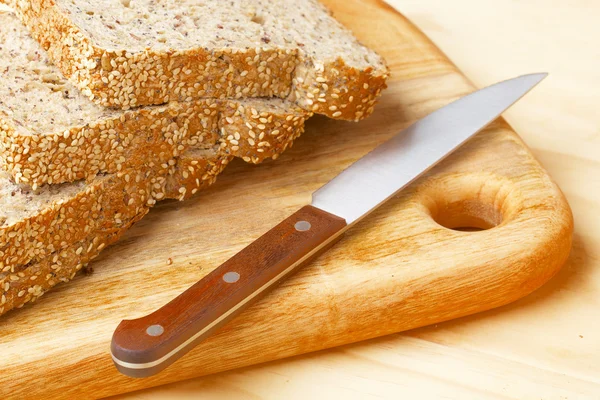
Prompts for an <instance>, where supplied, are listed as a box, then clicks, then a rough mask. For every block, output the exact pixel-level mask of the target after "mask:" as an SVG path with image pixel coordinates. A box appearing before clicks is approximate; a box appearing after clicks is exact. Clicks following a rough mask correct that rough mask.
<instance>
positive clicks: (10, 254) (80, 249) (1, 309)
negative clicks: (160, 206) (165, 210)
mask: <svg viewBox="0 0 600 400" xmlns="http://www.w3.org/2000/svg"><path fill="white" fill-rule="evenodd" d="M231 158H232V157H231V156H229V155H226V154H223V153H220V152H219V151H214V150H211V149H194V150H190V151H188V152H187V153H186V154H185V155H184V156H182V157H180V158H179V159H178V160H177V163H176V164H174V165H172V166H171V167H170V168H169V171H168V172H166V173H165V170H164V169H162V168H158V167H156V166H154V167H144V168H143V169H142V170H138V171H134V170H126V171H121V172H119V173H116V174H112V175H106V176H101V177H97V178H95V179H94V180H93V181H91V182H87V183H85V182H77V183H66V184H62V185H49V186H44V187H42V188H40V189H38V190H37V191H36V192H35V193H34V192H33V191H31V189H29V188H27V187H25V186H24V185H17V184H14V183H12V182H11V180H10V178H9V177H7V176H6V173H4V174H2V173H0V205H1V206H2V207H1V208H0V221H2V223H1V224H0V249H2V250H0V254H1V255H2V258H1V259H2V261H1V262H0V267H1V268H0V315H1V314H3V313H5V312H7V311H9V310H10V309H12V308H18V307H21V306H23V305H24V304H25V303H27V302H33V301H35V300H36V299H37V298H38V297H40V296H41V295H42V294H44V293H45V292H46V291H48V290H50V289H51V288H52V287H53V286H55V285H56V284H58V283H60V282H67V281H69V280H71V279H73V277H74V276H75V274H76V273H77V271H79V270H81V269H82V268H83V266H84V265H86V264H87V263H88V262H90V261H91V260H92V259H93V258H94V257H96V256H97V255H98V254H99V253H100V251H102V250H103V249H104V248H105V247H106V246H108V245H110V244H111V243H114V242H115V241H116V240H118V238H119V237H120V236H121V235H122V234H123V233H124V232H125V231H126V230H127V229H128V228H129V227H130V226H131V225H133V224H134V223H135V222H137V221H139V220H140V219H141V218H142V217H143V216H144V215H145V214H146V213H147V212H148V210H149V208H150V207H152V206H153V205H154V204H155V203H156V201H157V200H160V199H168V198H172V199H180V200H183V199H185V198H188V197H190V196H191V195H192V194H194V193H196V192H197V191H198V190H199V189H203V188H205V187H208V186H209V185H211V184H212V183H213V182H214V181H215V179H216V176H217V175H218V174H219V173H220V172H221V171H222V170H223V169H224V168H225V166H226V165H227V163H228V162H229V161H230V160H231ZM15 227H18V229H17V230H15V229H14V228H15ZM11 228H12V229H11ZM11 232H16V233H17V234H16V235H12V234H11Z"/></svg>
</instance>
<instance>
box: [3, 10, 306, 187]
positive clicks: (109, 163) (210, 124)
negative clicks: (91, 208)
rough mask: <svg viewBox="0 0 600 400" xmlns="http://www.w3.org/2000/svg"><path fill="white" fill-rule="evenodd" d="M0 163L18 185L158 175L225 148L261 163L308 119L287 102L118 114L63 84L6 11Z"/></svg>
mask: <svg viewBox="0 0 600 400" xmlns="http://www.w3.org/2000/svg"><path fill="white" fill-rule="evenodd" d="M0 24H1V25H2V27H3V28H2V30H0V71H2V74H1V75H0V157H2V158H3V159H4V164H3V166H4V168H5V169H6V170H7V171H8V172H10V174H11V175H12V176H13V177H14V178H15V181H16V182H18V183H28V184H29V185H31V186H32V187H33V188H34V189H35V188H36V187H37V186H39V185H42V184H45V183H48V184H56V183H63V182H72V181H75V180H78V179H83V178H87V179H91V178H93V177H94V176H96V175H97V174H98V173H114V172H117V171H120V170H122V169H126V168H130V167H131V168H135V167H137V166H141V165H142V164H143V163H145V162H147V160H148V159H150V160H151V162H152V163H155V164H157V165H167V163H168V161H169V160H171V159H173V158H174V157H178V156H179V155H180V154H183V153H184V152H185V151H186V150H187V149H189V148H202V147H205V148H210V147H212V146H213V145H214V144H215V142H219V141H220V142H221V145H222V148H223V150H224V151H225V152H228V153H229V154H231V155H235V156H238V157H241V158H243V159H244V160H246V161H248V162H252V163H258V162H261V161H262V160H264V159H265V158H269V157H273V158H276V157H277V155H278V154H279V153H280V152H281V151H283V150H284V149H285V148H286V147H287V146H288V145H289V143H290V142H291V141H292V140H294V139H295V138H296V137H297V136H298V135H299V133H300V132H301V131H302V125H303V124H304V121H305V120H306V119H307V118H308V117H309V116H310V112H307V111H305V110H302V109H301V108H299V107H297V106H296V105H295V104H294V103H291V102H289V101H285V100H281V99H239V100H231V99H207V98H205V99H198V100H192V101H187V102H173V103H169V104H168V105H164V106H148V107H138V108H135V109H132V110H128V111H122V110H111V109H106V108H104V107H102V106H99V105H97V104H94V103H92V102H90V101H89V100H88V99H87V98H86V97H85V96H83V95H82V94H81V92H80V91H79V90H77V88H76V87H74V86H73V85H72V84H71V83H70V82H69V81H67V80H65V79H64V78H63V77H62V74H61V72H60V70H59V69H58V68H57V67H55V66H54V65H52V64H51V63H50V62H49V60H48V58H47V54H46V52H44V51H43V50H42V49H41V47H40V46H39V44H38V43H37V42H36V41H35V40H33V38H31V36H30V34H29V32H28V30H27V29H26V28H25V27H24V26H23V25H22V24H21V23H20V22H19V20H18V19H17V18H16V16H15V15H14V14H12V13H10V12H6V11H5V12H2V11H1V10H0Z"/></svg>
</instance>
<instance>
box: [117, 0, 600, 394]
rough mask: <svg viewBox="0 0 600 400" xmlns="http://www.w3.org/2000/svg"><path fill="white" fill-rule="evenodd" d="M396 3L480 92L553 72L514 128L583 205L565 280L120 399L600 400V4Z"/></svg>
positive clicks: (588, 0) (512, 118)
mask: <svg viewBox="0 0 600 400" xmlns="http://www.w3.org/2000/svg"><path fill="white" fill-rule="evenodd" d="M389 2H390V4H392V5H393V6H395V7H396V8H397V9H398V10H400V11H401V12H402V13H403V14H405V15H406V16H407V17H409V18H410V19H411V20H412V21H413V22H414V23H415V24H416V25H417V26H419V27H420V28H421V29H422V30H423V31H424V32H425V33H426V34H427V35H428V36H429V37H430V38H431V39H432V40H433V41H434V42H435V43H436V44H437V45H438V46H439V47H440V48H441V49H442V50H443V51H444V52H445V53H446V54H447V55H448V56H449V57H450V59H452V60H453V61H454V62H455V63H456V64H457V65H458V67H459V68H460V69H461V70H462V71H463V72H464V73H465V75H466V76H468V77H469V78H471V80H472V81H473V82H474V83H475V84H476V85H477V86H480V87H482V86H485V85H488V84H491V83H494V82H496V81H499V80H502V79H505V78H509V77H512V76H516V75H519V74H522V73H526V72H539V71H548V72H550V77H549V78H548V79H547V80H546V81H545V82H544V84H543V85H541V86H540V87H539V88H538V89H536V90H535V91H533V92H532V93H531V94H529V95H528V96H527V97H525V98H524V99H523V100H521V102H520V103H518V104H517V105H516V106H514V107H513V108H512V109H511V110H510V111H509V112H507V113H506V114H505V117H506V119H507V120H508V122H509V123H511V125H512V126H513V127H514V128H515V129H516V131H517V132H519V134H520V135H521V137H522V138H523V139H524V140H525V142H526V143H527V144H528V145H529V146H530V147H531V148H532V150H533V152H534V154H535V155H536V157H537V158H538V159H539V160H540V162H541V163H542V164H543V165H544V166H545V167H546V169H547V170H548V171H549V173H550V175H551V176H552V177H553V178H554V179H555V180H556V181H557V183H558V184H559V185H560V187H561V188H562V190H563V191H564V193H565V195H566V196H567V198H568V200H569V202H570V204H571V207H572V209H573V213H574V216H575V235H574V246H573V251H572V254H571V257H570V259H569V261H568V262H567V264H566V265H565V267H564V268H563V269H562V271H561V272H559V274H558V275H557V276H556V277H554V278H553V279H552V280H551V281H550V282H549V283H548V284H547V285H545V286H544V287H542V288H541V289H540V290H538V291H536V292H534V293H533V294H531V295H529V296H528V297H526V298H524V299H522V300H520V301H517V302H516V303H513V304H511V305H508V306H505V307H502V308H499V309H496V310H492V311H489V312H486V313H482V314H478V315H475V316H471V317H466V318H462V319H459V320H454V321H450V322H447V323H443V324H439V325H436V326H431V327H426V328H421V329H417V330H413V331H410V332H405V333H401V334H396V335H392V336H387V337H383V338H380V339H376V340H372V341H368V342H363V343H359V344H355V345H349V346H344V347H341V348H335V349H331V350H327V351H322V352H319V353H315V354H309V355H305V356H300V357H295V358H292V359H287V360H283V361H278V362H272V363H268V364H263V365H258V366H254V367H250V368H245V369H241V370H235V371H230V372H226V373H221V374H217V375H213V376H208V377H204V378H198V379H195V380H191V381H185V382H180V383H176V384H171V385H167V386H163V387H158V388H154V389H149V390H145V391H141V392H134V393H130V394H127V395H123V396H120V397H119V399H123V400H124V399H146V400H150V399H152V400H155V399H231V398H235V399H263V398H264V399H282V398H285V399H307V398H314V399H321V398H335V397H341V398H344V399H376V398H377V399H380V398H383V399H398V398H409V399H410V398H450V399H465V398H478V399H481V398H515V399H524V398H530V399H532V398H536V399H565V398H567V399H580V398H595V399H597V398H599V397H600V318H599V317H600V111H599V110H600V25H599V24H598V23H597V16H598V15H600V3H599V2H597V1H594V0H571V1H568V2H558V3H557V2H548V1H545V0H528V1H519V0H504V1H502V0H453V1H446V0H390V1H389ZM552 3H554V4H558V5H554V4H552ZM565 349H568V350H565Z"/></svg>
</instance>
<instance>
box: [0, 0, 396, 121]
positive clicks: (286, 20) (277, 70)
mask: <svg viewBox="0 0 600 400" xmlns="http://www.w3.org/2000/svg"><path fill="white" fill-rule="evenodd" d="M5 1H6V0H5ZM10 4H11V5H12V6H13V7H15V8H16V10H17V13H18V15H19V17H20V18H21V20H22V21H23V22H24V23H25V24H26V25H27V26H28V27H29V29H30V30H31V32H32V34H33V36H34V37H35V38H36V39H37V40H38V41H39V42H40V43H41V44H42V45H43V47H44V49H46V50H48V52H49V54H50V59H51V60H52V61H53V62H54V63H55V64H57V65H58V66H59V67H60V69H61V70H62V71H63V73H64V74H65V75H66V76H67V77H68V78H70V79H71V81H72V82H74V83H75V84H76V85H77V86H78V87H79V88H80V89H81V90H82V91H83V93H84V94H85V95H86V96H88V97H89V98H90V99H92V100H93V101H95V102H96V103H97V104H101V105H103V106H107V107H113V108H121V109H129V108H131V107H134V106H140V105H150V104H164V103H167V102H172V101H179V102H181V101H190V100H193V99H197V98H201V97H214V98H226V97H231V98H238V99H239V98H243V97H273V96H275V97H280V98H288V99H290V100H291V101H294V102H296V103H297V104H298V105H299V106H300V107H302V108H304V109H305V110H308V111H311V112H315V113H319V114H324V115H327V116H329V117H332V118H339V119H345V120H360V119H362V118H364V117H366V116H368V115H369V114H370V113H371V112H372V111H373V106H374V104H375V100H376V98H377V97H378V96H379V94H380V92H381V90H382V89H384V88H385V87H386V85H385V81H386V79H387V76H388V68H387V66H386V65H385V62H384V60H383V59H382V58H381V57H380V56H379V55H377V54H376V53H375V52H374V51H372V50H370V49H368V48H366V47H365V46H363V45H362V44H360V43H359V42H358V40H357V39H356V38H355V37H354V36H353V35H352V33H351V32H350V31H349V30H348V29H346V28H344V27H343V26H342V25H341V24H340V23H339V22H337V21H336V20H335V19H334V18H333V16H332V15H331V14H330V12H329V11H328V10H327V9H326V8H325V7H324V6H323V5H322V4H320V3H319V2H318V1H317V0H228V1H227V2H223V1H222V0H181V1H165V0H162V1H159V0H97V1H91V0H11V1H10Z"/></svg>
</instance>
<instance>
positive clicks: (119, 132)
mask: <svg viewBox="0 0 600 400" xmlns="http://www.w3.org/2000/svg"><path fill="white" fill-rule="evenodd" d="M274 102H281V101H280V100H276V99H273V100H268V99H265V100H253V101H247V100H228V99H226V100H219V99H200V100H195V101H191V102H187V103H170V104H168V105H166V106H159V107H142V108H137V109H134V110H129V111H123V112H122V113H118V115H117V116H115V117H111V118H106V119H103V120H98V121H92V122H90V123H88V124H86V125H85V126H77V127H72V128H70V129H68V130H66V131H64V132H57V133H46V134H44V133H42V134H40V133H33V132H27V133H22V131H23V129H27V128H26V127H25V128H21V129H19V130H17V129H16V126H15V124H14V121H12V120H11V119H10V118H8V117H7V116H6V115H5V114H3V113H1V112H0V152H1V153H2V154H3V159H4V164H3V168H4V169H5V170H6V171H8V172H9V173H10V174H11V175H12V176H13V177H14V179H15V181H16V182H17V183H27V184H29V185H31V186H32V187H33V188H36V187H37V186H41V185H43V184H56V183H63V182H74V181H76V180H79V179H93V177H95V176H96V175H98V174H99V173H115V172H118V171H121V170H124V169H127V168H135V167H140V166H142V165H144V164H145V163H148V162H149V161H148V159H149V158H150V159H151V161H150V162H151V163H156V164H157V165H163V164H165V163H167V162H168V160H171V159H173V158H176V157H178V156H179V155H181V154H183V153H184V152H185V151H186V150H187V149H189V148H202V147H204V148H210V147H212V146H213V145H214V144H215V143H216V142H218V141H220V140H221V136H222V134H223V133H224V132H225V133H226V134H227V136H228V135H229V133H228V132H231V131H232V129H235V131H236V132H237V131H239V132H240V134H242V135H247V133H246V132H247V131H248V130H249V128H248V125H250V126H253V125H256V122H257V121H255V118H253V117H254V116H256V115H259V116H260V117H259V118H260V119H265V118H267V119H268V120H269V121H270V123H269V124H266V125H270V124H271V125H273V126H280V127H281V129H280V132H281V134H280V136H277V137H268V138H267V139H265V140H264V142H266V143H264V144H263V145H264V146H268V147H265V148H268V149H269V151H265V152H258V151H256V152H255V154H254V156H253V157H249V156H248V154H247V152H243V151H238V150H236V146H235V145H231V146H227V143H229V142H226V141H223V147H224V148H225V149H226V150H227V151H230V152H231V153H232V154H234V155H236V156H239V157H241V158H244V159H245V160H247V161H249V162H254V163H257V162H260V161H262V160H263V159H265V158H267V157H273V155H275V157H277V154H278V153H279V152H281V151H282V150H283V149H282V147H283V148H285V147H287V146H285V144H286V143H289V142H290V141H292V140H293V139H295V138H296V137H297V136H298V135H299V134H300V133H301V130H300V131H299V129H298V126H299V125H300V126H301V125H303V122H304V121H305V120H306V119H307V118H308V117H309V116H310V112H307V111H304V110H302V109H301V108H299V107H296V106H294V105H293V104H292V103H285V102H281V103H282V104H287V106H282V107H273V103H274ZM252 110H253V111H254V113H255V114H252V112H251V111H252ZM230 122H231V123H230ZM234 134H235V132H234ZM229 144H231V143H229Z"/></svg>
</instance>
